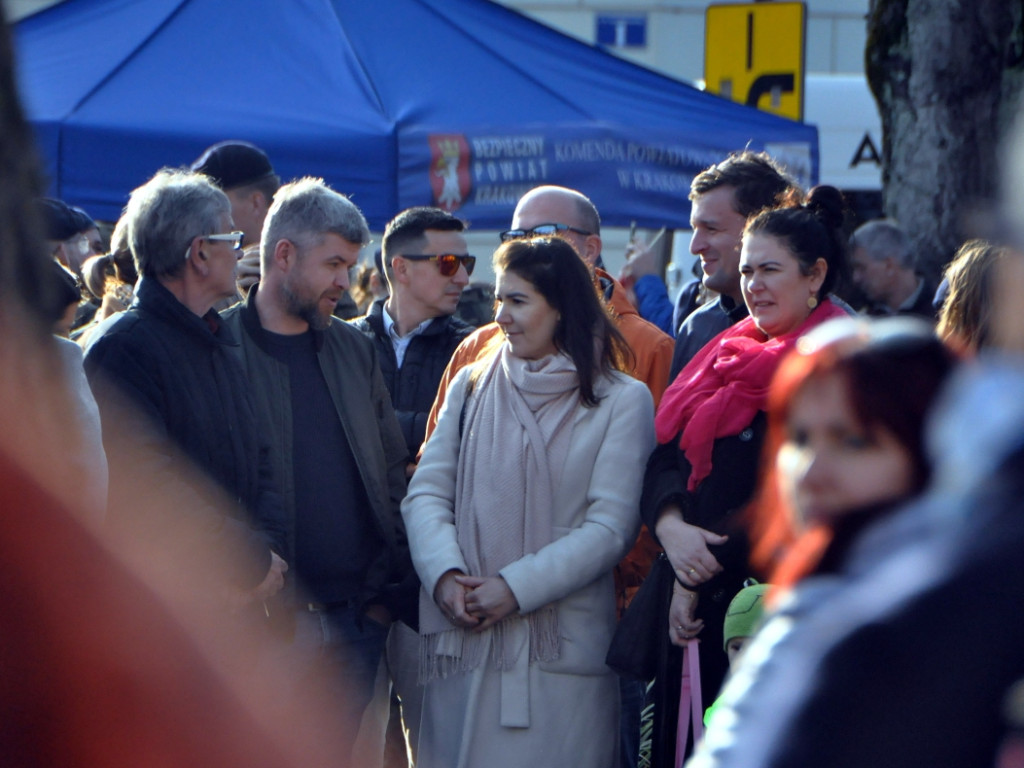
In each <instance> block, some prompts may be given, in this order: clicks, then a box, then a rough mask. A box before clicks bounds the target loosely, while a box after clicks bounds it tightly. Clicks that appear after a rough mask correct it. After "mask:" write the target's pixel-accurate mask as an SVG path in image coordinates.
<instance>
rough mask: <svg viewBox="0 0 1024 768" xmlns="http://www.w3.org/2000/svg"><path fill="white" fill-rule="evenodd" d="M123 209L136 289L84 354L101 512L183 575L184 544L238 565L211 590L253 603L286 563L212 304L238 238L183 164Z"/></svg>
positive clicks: (266, 472) (271, 497)
mask: <svg viewBox="0 0 1024 768" xmlns="http://www.w3.org/2000/svg"><path fill="white" fill-rule="evenodd" d="M124 218H125V220H126V221H127V232H128V241H129V246H130V248H131V252H132V256H133V258H134V260H135V264H136V267H137V269H138V272H139V274H140V275H141V279H140V281H139V285H138V290H137V291H136V293H135V300H134V301H133V303H132V305H131V307H129V309H128V310H127V311H125V312H124V313H122V314H120V315H114V316H111V317H110V319H109V320H108V321H106V322H104V323H103V324H101V325H100V326H99V327H98V328H97V330H96V332H95V334H94V335H93V337H92V339H91V341H90V344H89V346H88V349H87V350H86V355H85V369H86V374H87V375H88V376H89V383H90V385H91V386H92V389H93V392H94V394H95V396H96V400H97V403H98V404H99V406H100V414H101V418H102V427H103V441H104V447H105V448H106V451H107V457H108V460H109V464H110V504H109V511H108V515H107V521H108V523H109V524H110V525H111V526H113V527H114V528H115V529H116V530H118V531H124V532H125V533H127V534H128V535H130V536H132V537H134V538H136V539H138V540H139V541H141V542H143V543H146V544H154V543H158V544H160V545H161V551H164V552H166V554H167V556H168V567H170V568H177V569H181V570H182V571H184V570H187V569H188V568H189V567H190V565H191V564H192V563H193V562H194V561H195V560H196V558H195V555H196V554H197V553H196V552H195V551H193V550H194V548H195V547H200V548H202V549H203V550H204V551H211V552H214V553H218V555H220V554H222V555H223V560H224V562H225V563H228V562H230V563H235V562H237V563H238V566H236V567H234V568H233V569H232V571H231V572H230V573H228V574H227V578H228V580H229V582H230V583H229V584H225V585H221V587H220V588H219V589H211V590H210V591H211V593H224V594H225V595H226V596H228V600H227V601H226V603H225V609H228V608H231V609H236V608H237V607H238V605H239V603H240V602H244V603H249V604H250V605H251V607H252V609H253V612H255V610H256V606H258V605H259V603H260V602H262V601H263V600H266V599H268V598H269V597H271V596H272V595H273V594H274V593H275V592H276V591H277V590H278V589H280V588H281V586H282V585H283V576H284V571H286V570H287V565H286V564H285V561H284V560H283V559H282V557H281V553H283V552H284V541H285V539H284V515H283V508H282V505H281V497H280V494H279V493H278V492H277V488H276V484H275V483H274V481H273V476H272V475H271V470H270V463H269V460H268V456H267V452H266V447H265V445H263V444H262V443H261V442H260V439H259V432H258V428H257V424H256V419H255V418H254V415H253V409H252V403H251V401H250V400H249V397H248V393H247V390H246V387H245V383H244V382H245V380H244V377H243V374H242V370H241V368H240V367H239V366H238V363H237V361H236V360H235V359H234V358H233V357H232V356H231V355H230V353H229V352H228V348H229V347H231V346H232V345H234V344H235V340H234V339H233V338H232V336H231V334H230V333H229V332H228V331H227V329H226V328H225V327H224V324H223V323H222V322H221V319H220V317H219V316H218V315H217V313H216V311H214V310H213V309H212V307H213V305H214V303H215V302H217V301H218V300H219V299H221V298H222V297H224V296H229V295H231V294H232V293H233V292H234V290H235V265H236V263H237V257H238V254H239V253H240V251H239V247H240V245H241V238H242V235H241V233H240V232H236V231H233V226H232V221H231V206H230V203H229V202H228V199H227V197H225V195H224V193H223V192H221V191H220V190H219V189H217V188H216V187H215V186H213V184H211V183H210V181H209V180H208V179H207V178H206V177H204V176H201V175H199V174H194V173H190V172H185V171H174V170H167V169H165V170H162V171H160V172H159V173H157V174H156V176H154V177H153V178H152V179H150V180H149V181H148V182H146V183H145V184H144V185H142V186H141V187H139V188H138V189H136V190H135V191H134V192H132V194H131V198H130V199H129V201H128V205H127V207H126V209H125V213H124ZM140 476H141V477H147V478H149V480H148V481H147V487H146V493H147V494H148V499H147V502H148V503H147V504H145V505H141V506H140V505H139V503H138V496H137V494H138V492H139V489H138V487H137V484H136V482H135V481H136V478H137V477H140ZM142 510H148V514H144V513H143V511H142ZM172 542H181V543H180V544H172ZM165 545H166V546H165ZM231 555H237V556H240V557H239V558H236V557H233V556H231ZM218 559H220V557H219V556H218ZM232 589H233V590H234V592H232ZM260 612H261V613H262V610H260Z"/></svg>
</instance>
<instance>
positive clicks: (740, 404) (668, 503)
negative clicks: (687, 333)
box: [641, 187, 845, 764]
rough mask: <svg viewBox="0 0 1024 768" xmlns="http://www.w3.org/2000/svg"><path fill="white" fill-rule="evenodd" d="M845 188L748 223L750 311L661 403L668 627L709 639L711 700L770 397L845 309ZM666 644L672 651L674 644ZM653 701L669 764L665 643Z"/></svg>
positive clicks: (646, 511)
mask: <svg viewBox="0 0 1024 768" xmlns="http://www.w3.org/2000/svg"><path fill="white" fill-rule="evenodd" d="M842 203H843V201H842V196H841V195H840V193H839V192H838V190H836V189H834V188H832V187H816V188H815V189H813V190H811V192H810V194H809V196H808V199H807V200H806V202H803V203H802V204H795V201H791V204H789V205H786V206H784V207H782V208H776V209H771V210H767V211H764V212H762V213H760V214H758V215H757V216H755V217H753V218H752V219H751V220H750V221H749V222H748V223H747V226H746V229H745V230H744V234H743V241H742V249H741V255H740V272H741V287H742V289H743V298H744V301H745V302H746V304H747V308H748V309H749V310H750V317H748V318H747V319H745V320H742V321H740V322H739V323H737V324H736V325H734V326H733V327H732V328H729V329H727V330H726V331H724V332H723V333H721V334H720V335H719V336H717V337H716V338H714V339H713V340H712V341H710V342H709V343H708V344H707V346H705V347H704V349H702V350H701V351H700V352H699V353H697V355H696V356H695V357H694V358H693V359H692V360H691V361H690V362H689V363H688V364H687V365H686V367H685V368H683V370H682V371H681V372H680V373H679V375H678V376H677V377H676V379H675V381H674V382H673V383H672V384H671V385H670V386H669V389H668V390H667V391H666V392H665V396H664V398H663V399H662V401H661V404H660V406H659V408H658V413H657V418H656V427H657V438H658V443H659V445H658V447H657V448H656V449H655V451H654V453H653V454H652V455H651V459H650V461H649V463H648V466H647V471H646V474H645V477H644V490H643V501H642V504H641V514H642V516H643V518H644V522H645V523H646V524H647V526H648V527H649V528H650V529H651V530H652V531H653V532H654V533H655V535H656V536H657V538H658V540H659V542H660V543H661V545H662V546H663V547H664V549H665V552H666V554H667V555H668V558H669V562H670V563H671V565H672V567H673V569H674V571H675V574H676V584H675V585H674V587H673V594H672V598H671V603H670V609H669V617H668V625H667V626H666V628H665V629H666V632H667V634H668V637H669V639H670V640H671V642H672V643H673V644H675V645H685V644H686V643H687V642H688V641H689V640H690V639H692V638H695V637H698V636H699V637H700V639H701V640H702V641H703V642H702V646H701V650H702V653H701V656H700V672H701V688H702V697H703V700H704V701H705V702H708V703H710V702H711V701H713V700H714V698H715V696H716V695H717V693H718V689H719V687H720V686H721V683H722V680H723V678H724V676H725V673H726V670H727V660H726V657H725V655H724V654H722V653H720V652H718V651H717V649H719V648H721V646H722V634H721V633H722V623H723V620H724V617H725V612H726V609H727V608H728V605H729V602H730V600H732V598H733V596H734V595H735V594H736V593H737V592H738V591H739V590H740V588H741V587H742V585H743V581H744V579H745V578H747V576H748V574H749V571H748V565H747V561H748V554H749V547H748V537H747V534H746V531H745V526H744V521H742V520H741V515H740V514H739V512H740V511H741V510H742V509H743V508H744V506H745V505H746V503H747V502H748V501H749V500H750V497H751V495H752V494H753V490H754V485H755V481H756V474H757V466H758V460H759V458H760V451H761V445H762V440H763V436H764V430H765V417H764V408H765V396H766V394H767V391H768V385H769V383H770V381H771V377H772V375H773V374H774V372H775V370H776V368H777V366H778V364H779V363H780V362H781V360H782V358H783V356H784V355H785V354H786V353H787V352H788V351H789V350H790V349H791V348H792V347H793V345H794V344H795V343H796V340H797V339H798V338H799V337H800V336H801V335H802V334H803V333H805V332H807V331H808V330H810V329H811V328H813V327H815V326H816V325H818V324H820V323H822V322H825V321H826V320H828V319H830V318H833V317H838V316H842V315H844V314H845V313H844V312H843V310H841V309H839V308H838V307H837V306H836V305H835V304H833V303H832V301H831V300H830V299H829V298H828V296H829V293H830V292H831V291H832V290H833V288H834V287H835V285H836V282H837V279H838V275H840V274H841V273H842V272H843V270H844V263H845V262H844V245H843V237H842V235H841V233H840V229H839V227H840V225H841V223H842V215H843V204H842ZM666 653H668V650H667V649H666ZM667 658H668V660H669V661H670V662H673V663H668V664H667V665H666V667H665V669H664V670H663V672H662V675H661V676H660V678H661V679H660V681H659V690H660V695H659V696H658V697H657V698H658V700H659V701H660V706H656V723H655V742H654V746H653V749H654V755H653V757H654V761H655V764H670V761H671V751H672V749H673V748H674V744H675V741H674V733H675V722H676V720H675V711H674V705H675V704H677V703H678V695H677V692H678V685H679V683H678V676H679V673H678V667H677V666H676V663H677V658H678V654H675V653H671V654H668V657H667Z"/></svg>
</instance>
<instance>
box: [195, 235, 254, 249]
mask: <svg viewBox="0 0 1024 768" xmlns="http://www.w3.org/2000/svg"><path fill="white" fill-rule="evenodd" d="M244 236H245V233H244V232H238V231H235V232H224V233H223V234H219V235H205V236H204V237H203V240H213V241H214V242H221V243H234V245H232V246H231V248H232V250H235V251H240V250H242V238H243V237H244Z"/></svg>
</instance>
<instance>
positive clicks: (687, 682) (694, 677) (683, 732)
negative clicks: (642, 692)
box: [675, 639, 704, 768]
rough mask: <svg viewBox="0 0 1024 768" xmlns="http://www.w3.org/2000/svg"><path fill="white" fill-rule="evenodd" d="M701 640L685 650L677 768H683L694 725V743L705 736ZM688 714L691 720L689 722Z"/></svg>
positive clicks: (680, 691)
mask: <svg viewBox="0 0 1024 768" xmlns="http://www.w3.org/2000/svg"><path fill="white" fill-rule="evenodd" d="M698 643H700V640H696V639H691V640H688V641H687V643H686V647H685V648H683V677H682V680H681V681H680V685H679V718H678V720H677V721H676V760H675V768H682V765H683V762H684V757H685V756H686V737H687V735H688V734H689V732H690V721H692V723H693V743H694V744H696V743H697V742H698V741H700V739H701V738H702V737H703V736H704V718H703V714H704V712H703V710H704V707H703V706H702V705H701V695H700V655H699V654H698V652H697V646H698ZM687 714H689V715H690V719H689V720H687V717H686V716H687Z"/></svg>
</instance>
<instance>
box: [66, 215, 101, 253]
mask: <svg viewBox="0 0 1024 768" xmlns="http://www.w3.org/2000/svg"><path fill="white" fill-rule="evenodd" d="M70 207H71V214H72V216H74V217H75V221H76V222H77V223H78V231H79V232H80V233H82V234H83V235H85V239H86V240H88V241H89V255H90V256H100V255H102V254H104V253H106V252H107V249H106V248H105V247H104V246H103V235H102V233H101V232H100V226H99V224H97V223H96V222H95V221H94V220H93V218H92V216H90V215H89V214H88V213H86V212H85V210H84V209H82V208H79V207H78V206H77V205H72V206H70Z"/></svg>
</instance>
